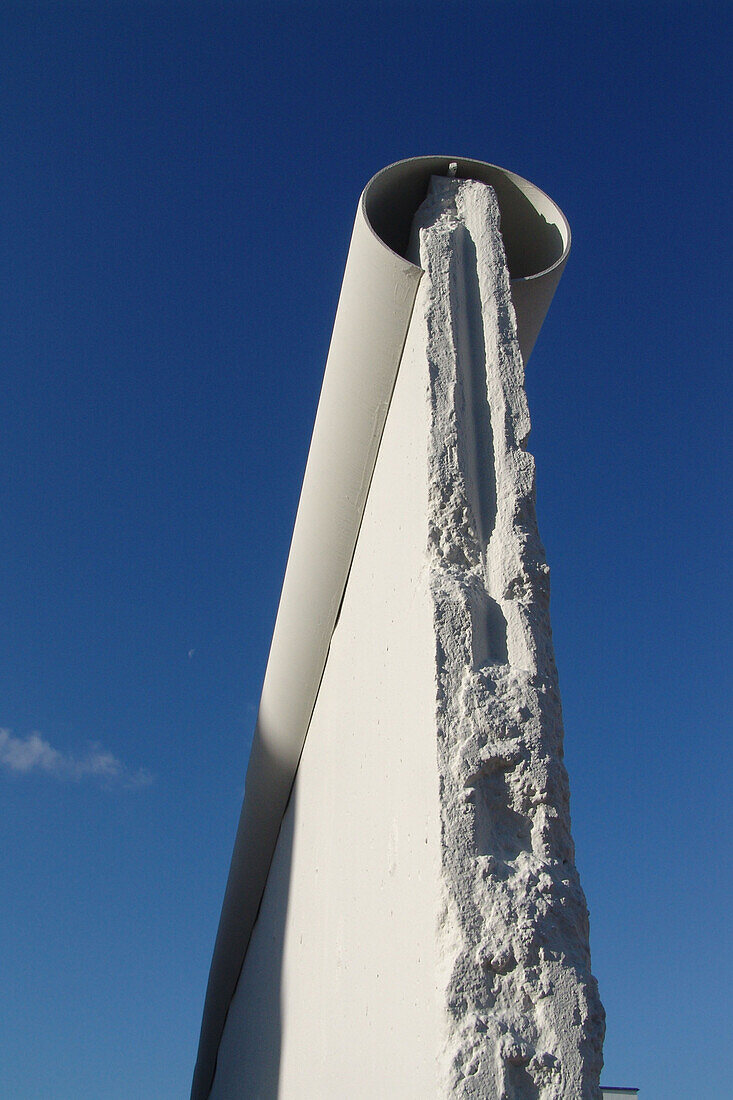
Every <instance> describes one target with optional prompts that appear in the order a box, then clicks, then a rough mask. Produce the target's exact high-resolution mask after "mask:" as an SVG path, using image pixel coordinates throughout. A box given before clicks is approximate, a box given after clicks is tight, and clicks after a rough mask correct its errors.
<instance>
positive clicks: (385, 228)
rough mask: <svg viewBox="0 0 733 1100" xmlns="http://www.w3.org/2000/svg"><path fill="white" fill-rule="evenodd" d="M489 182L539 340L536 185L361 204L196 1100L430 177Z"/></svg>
mask: <svg viewBox="0 0 733 1100" xmlns="http://www.w3.org/2000/svg"><path fill="white" fill-rule="evenodd" d="M453 164H454V165H455V166H456V168H455V169H453V170H454V171H456V173H457V175H458V177H460V178H475V179H478V180H481V181H483V182H486V183H489V184H491V186H492V187H493V188H494V190H495V191H496V193H497V196H498V200H499V205H500V209H501V219H502V224H501V228H502V236H503V239H504V244H505V248H506V253H507V260H508V265H509V271H510V274H511V276H512V283H511V287H512V298H513V302H514V307H515V312H516V318H517V329H518V335H519V343H520V347H521V350H522V354H523V357H524V359H525V362H526V360H527V358H528V357H529V354H530V352H531V350H532V348H533V346H534V343H535V340H536V338H537V335H538V333H539V329H540V327H541V325H542V321H543V320H544V316H545V313H546V311H547V308H548V306H549V303H550V300H551V298H552V295H553V293H554V291H555V289H556V287H557V284H558V282H559V279H560V276H561V274H562V271H563V268H564V265H565V261H566V259H567V255H568V251H569V247H570V233H569V229H568V225H567V222H566V220H565V218H564V216H563V215H562V213H561V212H560V210H559V209H558V207H557V206H556V205H555V204H554V203H553V202H552V201H551V200H550V199H549V198H548V197H547V196H546V195H545V194H544V193H543V192H541V191H540V190H539V189H538V188H536V187H534V185H533V184H531V183H528V182H527V181H526V180H523V179H521V178H520V177H518V176H515V175H514V174H512V173H510V172H507V171H505V170H504V169H501V168H497V167H495V166H492V165H489V164H485V163H483V162H480V161H472V160H465V159H461V158H451V157H419V158H415V159H413V160H408V161H401V162H399V163H397V164H395V165H392V166H390V167H389V168H385V169H384V170H383V171H382V172H380V173H378V174H377V175H376V176H375V177H374V178H373V179H372V180H371V182H370V183H369V184H368V185H367V187H366V189H365V191H364V193H363V194H362V197H361V200H360V202H359V207H358V211H357V216H356V222H355V226H354V232H353V236H352V241H351V246H350V250H349V255H348V259H347V264H346V271H345V274H344V281H343V286H342V291H341V296H340V299H339V305H338V310H337V315H336V320H335V323H334V330H333V337H332V341H331V346H330V350H329V355H328V360H327V364H326V371H325V376H324V382H323V388H322V391H321V398H320V402H319V407H318V412H317V415H316V422H315V427H314V431H313V437H312V441H311V447H310V451H309V456H308V463H307V467H306V472H305V477H304V482H303V488H302V492H301V498H300V503H299V507H298V514H297V517H296V522H295V528H294V532H293V539H292V543H291V548H290V555H289V558H288V564H287V569H286V574H285V579H284V582H283V588H282V594H281V598H280V605H279V609H278V615H277V621H276V624H275V630H274V633H273V639H272V644H271V649H270V655H269V659H268V664H267V670H266V673H265V680H264V685H263V689H262V697H261V701H260V709H259V714H258V718H257V725H256V728H255V734H254V740H253V746H252V753H251V756H250V762H249V767H248V771H247V780H246V790H245V798H244V804H243V808H242V815H241V819H240V823H239V828H238V832H237V837H236V841H235V846H234V853H233V856H232V863H231V869H230V873H229V880H228V883H227V888H226V893H225V897H224V903H223V907H222V914H221V920H220V925H219V930H218V934H217V939H216V945H215V948H214V956H213V960H212V965H211V972H210V976H209V984H208V989H207V994H206V1002H205V1007H204V1015H203V1022H202V1028H201V1039H200V1045H199V1053H198V1060H197V1065H196V1070H195V1074H194V1082H193V1089H192V1098H193V1100H206V1098H207V1097H208V1096H209V1093H210V1090H211V1085H212V1082H213V1079H214V1073H215V1069H216V1059H217V1053H218V1049H219V1044H220V1041H221V1037H222V1033H223V1030H224V1025H225V1021H226V1017H227V1012H228V1010H229V1006H230V1004H231V1001H232V997H233V995H234V991H235V988H236V985H237V981H238V978H239V974H240V971H241V968H242V963H243V960H244V958H245V954H246V952H247V947H248V944H249V942H250V937H251V935H252V930H253V927H254V924H255V921H256V919H257V914H258V910H259V906H260V903H261V900H262V896H263V892H264V889H265V885H266V882H267V877H268V873H269V870H270V865H271V861H272V857H273V852H274V850H275V845H276V842H277V837H278V832H279V830H280V826H281V823H282V821H283V817H284V814H285V811H286V807H287V803H288V798H289V796H290V791H291V788H292V785H293V780H294V777H295V774H296V771H297V768H298V762H299V759H300V754H301V751H302V748H303V744H304V741H305V738H306V735H307V732H308V728H309V724H310V722H311V717H312V714H313V709H314V705H315V703H316V699H317V696H318V692H319V687H320V684H321V678H322V676H323V672H324V667H325V664H326V659H327V655H328V651H329V645H330V643H331V638H332V635H333V630H334V626H335V623H336V621H337V618H338V614H339V608H340V606H341V601H342V598H343V595H344V590H345V587H346V582H347V578H348V575H349V570H350V568H351V564H352V559H353V555H354V548H355V545H356V540H357V535H358V533H359V528H360V525H361V521H362V516H363V514H364V509H365V506H366V502H367V495H368V493H369V488H370V483H371V479H372V475H373V472H374V467H375V463H376V459H377V452H378V450H379V446H380V441H381V438H382V432H383V429H384V424H385V420H386V416H387V411H388V408H389V404H390V400H391V397H392V392H393V389H394V384H395V380H396V377H397V374H398V371H399V367H400V362H401V358H402V354H403V349H404V344H405V337H406V334H407V330H408V326H409V322H410V317H411V313H412V308H413V304H414V301H415V295H416V293H417V287H418V283H419V281H420V278H421V276H422V271H421V270H420V269H419V268H417V267H415V266H414V265H413V264H411V263H409V262H408V261H407V260H406V259H405V258H404V252H405V250H406V247H407V243H408V236H409V232H410V225H411V222H412V217H413V214H414V213H415V211H416V209H417V208H418V206H419V205H420V203H421V202H422V200H423V198H424V196H425V193H426V190H427V186H428V181H429V179H430V177H431V176H432V175H446V174H448V172H449V168H450V167H451V166H452V165H453Z"/></svg>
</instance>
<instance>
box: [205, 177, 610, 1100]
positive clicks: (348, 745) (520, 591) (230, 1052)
mask: <svg viewBox="0 0 733 1100" xmlns="http://www.w3.org/2000/svg"><path fill="white" fill-rule="evenodd" d="M413 247H414V248H415V250H416V251H415V254H414V258H415V259H416V260H417V259H419V261H420V264H421V266H422V267H423V268H424V269H425V271H426V278H425V279H424V280H423V283H422V285H421V288H420V291H419V293H418V299H417V305H416V309H415V313H414V315H413V320H412V323H411V326H410V331H409V334H408V340H407V345H406V348H405V353H404V355H403V357H402V364H401V367H400V371H399V375H398V378H397V383H396V387H395V392H394V396H393V400H392V404H391V407H390V410H389V415H388V417H387V421H386V426H385V430H384V435H383V438H382V442H381V446H380V449H379V454H378V457H377V462H376V467H375V470H374V476H373V480H372V484H371V488H370V491H369V495H368V499H367V503H366V510H365V513H364V519H363V522H362V526H361V530H360V533H359V538H358V542H357V545H356V551H355V555H354V560H353V563H352V567H351V572H350V575H349V579H348V584H347V586H346V591H345V595H344V601H343V606H342V608H341V613H340V617H339V620H338V624H337V626H336V628H335V631H334V634H333V638H332V640H331V646H330V649H329V653H328V660H327V662H326V666H325V670H324V675H323V680H322V683H321V686H320V690H319V692H318V698H317V701H316V706H315V710H314V713H313V717H312V719H311V722H310V728H309V733H308V738H307V740H306V742H305V746H304V749H303V755H302V758H301V761H300V765H299V768H298V773H297V778H296V781H295V785H294V788H293V795H292V798H291V801H290V804H289V807H288V810H287V813H286V815H285V819H284V822H283V827H282V830H281V832H280V837H279V839H278V843H277V849H276V853H275V858H274V861H273V865H272V869H271V872H270V876H269V879H268V883H267V887H266V889H265V893H264V898H263V902H262V909H261V912H260V915H259V918H258V920H257V923H256V925H255V928H254V932H253V935H252V939H251V942H250V945H249V949H248V951H247V954H246V957H245V960H244V966H243V969H242V973H241V977H240V980H239V983H238V985H237V989H236V993H235V996H234V1000H233V1002H232V1005H231V1008H230V1011H229V1015H228V1018H227V1022H226V1026H225V1028H224V1033H223V1037H222V1041H221V1045H220V1049H219V1059H218V1067H217V1071H216V1077H215V1080H214V1086H213V1090H212V1093H211V1095H212V1097H213V1098H215V1100H239V1098H242V1100H244V1098H245V1097H246V1098H247V1100H250V1098H257V1097H261V1098H263V1100H271V1098H273V1097H279V1098H284V1100H296V1098H297V1100H300V1098H310V1097H313V1098H318V1100H329V1098H333V1100H336V1098H340V1097H343V1096H348V1097H350V1098H351V1097H354V1098H356V1100H359V1098H362V1097H363V1098H364V1100H366V1098H372V1097H383V1098H390V1100H391V1098H394V1100H398V1098H400V1100H402V1098H406V1100H410V1098H415V1100H419V1098H420V1100H421V1098H424V1097H430V1096H435V1097H449V1096H450V1097H454V1096H458V1097H461V1096H463V1097H482V1098H487V1100H555V1098H564V1100H591V1098H593V1100H596V1098H597V1097H598V1096H599V1095H600V1093H599V1088H598V1074H599V1071H600V1044H601V1040H602V1010H601V1009H600V1004H599V1002H598V1000H597V993H596V989H595V983H594V981H593V979H592V977H591V975H590V970H589V955H588V942H587V914H586V910H585V902H584V899H583V896H582V892H581V890H580V886H579V883H578V879H577V873H576V872H575V869H574V866H573V850H572V841H571V839H570V833H569V819H568V813H567V777H566V775H565V771H564V768H563V765H562V761H561V743H562V729H561V718H560V710H559V698H558V695H557V685H556V674H555V668H554V661H553V658H552V644H551V635H550V628H549V619H548V588H547V567H546V565H545V562H544V553H543V551H542V547H541V544H540V542H539V537H538V535H537V530H536V522H535V516H534V504H533V491H534V484H533V474H534V465H533V460H532V458H531V456H530V455H528V454H527V452H526V451H525V450H524V442H525V440H526V436H527V434H528V432H529V418H528V414H527V409H526V401H525V397H524V390H523V368H522V361H521V356H520V355H519V350H518V345H517V341H516V334H515V329H514V315H513V310H512V306H511V300H510V297H509V283H508V278H507V273H506V269H505V266H504V259H503V250H502V245H501V238H500V236H499V234H498V215H497V210H496V207H495V202H494V198H493V193H492V192H491V191H490V189H488V188H487V187H485V186H484V185H483V184H480V183H476V182H473V181H462V180H447V179H441V180H437V181H435V183H434V186H433V193H432V197H431V198H430V199H429V200H428V201H427V202H426V203H425V204H424V205H423V207H422V208H421V210H420V212H419V214H418V216H417V218H416V222H415V236H414V241H413ZM418 252H419V255H418Z"/></svg>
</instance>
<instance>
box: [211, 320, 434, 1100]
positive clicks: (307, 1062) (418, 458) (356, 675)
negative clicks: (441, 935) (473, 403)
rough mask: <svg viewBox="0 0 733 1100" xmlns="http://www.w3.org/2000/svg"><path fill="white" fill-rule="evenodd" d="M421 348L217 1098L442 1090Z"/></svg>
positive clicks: (408, 358)
mask: <svg viewBox="0 0 733 1100" xmlns="http://www.w3.org/2000/svg"><path fill="white" fill-rule="evenodd" d="M418 350H419V354H418V355H417V356H416V355H415V354H414V351H415V349H414V348H411V346H410V341H409V338H408V346H407V348H406V350H405V355H404V357H403V361H402V366H401V369H400V373H399V377H398V380H397V385H396V388H395V393H394V397H393V400H392V404H391V407H390V412H389V416H388V419H387V425H386V428H385V432H384V436H383V439H382V444H381V447H380V451H379V457H378V460H377V465H376V468H375V471H374V477H373V480H372V486H371V490H370V493H369V499H368V502H367V507H366V511H365V514H364V520H363V523H362V527H361V531H360V534H359V539H358V542H357V546H356V552H355V555H354V561H353V565H352V568H351V573H350V576H349V582H348V585H347V588H346V593H345V597H344V603H343V607H342V609H341V615H340V617H339V621H338V625H337V626H336V629H335V632H334V635H333V639H332V641H331V647H330V650H329V655H328V661H327V663H326V669H325V672H324V676H323V681H322V683H321V687H320V691H319V693H318V701H317V703H316V707H315V711H314V713H313V718H312V720H311V723H310V729H309V732H308V738H307V740H306V743H305V747H304V749H303V755H302V758H301V761H300V765H299V768H298V774H297V777H296V781H295V784H294V788H293V794H292V797H291V800H290V803H289V806H288V810H287V813H286V815H285V820H284V823H283V828H282V830H281V833H280V837H279V839H278V845H277V849H276V854H275V858H274V861H273V865H272V869H271V872H270V875H269V878H268V883H267V887H266V890H265V896H264V899H263V905H262V909H261V911H260V915H259V918H258V920H257V923H256V925H255V929H254V932H253V935H252V939H251V942H250V945H249V949H248V951H247V955H246V958H245V962H244V967H243V970H242V975H241V978H240V980H239V984H238V987H237V991H236V994H235V997H234V1000H233V1002H232V1006H231V1008H230V1011H229V1015H228V1018H227V1023H226V1027H225V1030H224V1035H223V1038H222V1043H221V1047H220V1051H219V1060H218V1068H217V1073H216V1078H215V1081H214V1087H213V1091H212V1098H215V1100H239V1098H241V1100H245V1098H247V1100H254V1098H258V1097H262V1100H272V1098H273V1097H275V1096H278V1097H281V1098H285V1100H288V1098H291V1100H304V1098H308V1097H313V1098H314V1100H315V1098H319V1100H325V1098H329V1097H331V1098H334V1100H336V1098H342V1097H349V1098H354V1100H356V1098H363V1100H374V1098H375V1097H395V1098H396V1097H401V1098H405V1100H410V1098H412V1100H424V1098H425V1097H433V1096H435V1095H436V1090H437V1079H436V1052H437V1049H438V1046H439V1036H438V1009H437V1001H436V981H435V975H436V936H435V931H436V920H437V913H438V900H439V894H438V872H439V854H438V846H439V820H438V813H437V809H438V776H437V759H436V749H435V691H436V685H435V654H434V632H433V623H432V604H431V600H430V596H429V592H428V587H427V575H426V571H425V565H426V557H425V550H426V541H427V484H426V462H427V441H428V432H429V426H428V408H427V373H426V365H425V357H424V349H423V347H422V345H421V346H420V347H419V349H418ZM293 838H294V844H293ZM278 1067H279V1068H278Z"/></svg>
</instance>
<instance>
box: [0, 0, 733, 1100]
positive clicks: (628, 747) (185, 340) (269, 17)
mask: <svg viewBox="0 0 733 1100" xmlns="http://www.w3.org/2000/svg"><path fill="white" fill-rule="evenodd" d="M730 30H731V9H730V8H729V7H728V6H726V5H722V4H721V5H710V4H705V3H696V4H694V5H693V4H684V5H677V4H664V3H649V4H641V3H638V4H625V3H603V4H601V3H592V2H588V3H583V4H574V3H562V2H561V3H552V4H547V3H544V2H535V3H525V2H515V3H486V2H484V3H481V4H469V3H461V2H460V0H458V2H455V3H453V4H450V5H448V4H444V3H440V4H437V3H435V4H433V3H429V2H424V3H421V4H416V3H415V4H413V3H407V2H404V3H400V2H395V3H391V4H377V3H370V2H369V0H364V2H362V3H360V4H358V5H356V4H352V3H343V2H342V3H340V4H336V3H320V4H299V5H285V4H279V3H270V4H264V3H263V4H243V3H228V4H188V3H176V4H173V3H163V2H157V3H156V2H150V3H147V4H139V3H135V2H133V0H129V2H126V3H119V2H114V0H112V2H109V0H108V2H105V3H102V2H101V0H100V2H97V3H85V4H82V3H78V4H72V3H51V2H48V3H37V2H34V0H25V2H24V3H21V4H14V3H12V2H7V3H5V4H3V6H2V11H0V74H1V75H0V127H1V132H2V149H3V154H2V160H3V172H2V176H1V178H0V200H1V205H2V210H3V215H2V219H1V223H0V224H1V225H2V231H1V232H2V257H3V270H4V279H3V292H2V294H1V295H0V349H1V354H2V364H3V366H2V372H1V373H0V387H1V388H2V408H3V430H2V433H1V434H0V450H1V451H2V470H3V476H2V479H1V480H0V493H1V494H2V495H1V500H2V514H3V517H4V522H5V525H6V526H5V536H4V539H3V569H2V571H1V574H2V575H1V578H0V599H1V601H2V622H3V629H2V631H1V632H0V728H1V729H2V730H3V731H5V732H3V733H2V734H0V806H1V807H2V810H1V814H2V816H1V820H2V828H3V833H4V843H3V844H2V846H1V847H0V875H1V877H0V881H1V882H2V886H3V904H2V906H0V946H1V949H2V958H3V966H2V973H3V980H2V988H3V1004H4V1009H5V1012H4V1024H3V1028H2V1035H1V1036H0V1093H2V1095H3V1096H8V1097H11V1098H19V1100H31V1098H33V1100H36V1098H38V1100H40V1098H43V1100H48V1098H49V1097H53V1098H54V1100H86V1098H89V1100H133V1098H141V1100H147V1098H151V1100H167V1098H174V1097H182V1096H185V1095H186V1094H187V1091H188V1088H189V1085H190V1078H191V1073H192V1068H193V1062H194V1058H195V1053H196V1044H197V1039H198V1029H199V1024H200V1016H201V1009H202V1005H203V996H204V990H205V983H206V977H207V973H208V965H209V960H210V955H211V949H212V946H213V940H214V935H215V932H216V926H217V920H218V914H219V908H220V904H221V898H222V893H223V889H224V883H225V879H226V874H227V869H228V862H229V855H230V851H231V844H232V841H233V836H234V830H235V827H236V822H237V816H238V812H239V807H240V803H241V797H242V792H243V782H244V771H245V766H246V759H247V751H248V745H249V739H250V736H251V730H252V726H253V721H254V716H255V711H256V706H257V701H258V698H259V688H260V682H261V678H262V674H263V671H264V662H265V659H266V655H267V649H268V644H269V637H270V633H271V629H272V624H273V620H274V615H275V610H276V606H277V598H278V593H279V587H280V582H281V579H282V574H283V570H284V566H285V560H286V556H287V549H288V543H289V536H290V530H291V526H292V521H293V517H294V513H295V507H296V504H297V499H298V492H299V486H300V479H301V476H302V472H303V468H304V464H305V457H306V452H307V446H308V439H309V434H310V429H311V425H312V420H313V415H314V411H315V407H316V402H317V397H318V390H319V385H320V379H321V374H322V369H323V363H324V360H325V354H326V350H327V347H328V340H329V335H330V329H331V324H332V321H333V315H334V310H335V306H336V300H337V296H338V290H339V285H340V279H341V274H342V270H343V263H344V259H345V255H346V250H347V246H348V239H349V234H350V230H351V223H352V219H353V214H354V209H355V204H356V201H357V198H358V195H359V193H360V191H361V189H362V187H363V185H364V183H365V182H366V181H367V180H368V179H369V177H370V176H371V175H372V174H373V173H374V172H375V171H377V170H378V169H379V168H380V167H382V166H383V165H385V164H388V163H390V162H392V161H394V160H397V159H399V158H401V157H404V156H410V155H415V154H421V153H432V152H449V153H455V154H460V155H465V156H474V157H478V158H481V159H486V160H490V161H493V162H494V163H497V164H501V165H503V166H505V167H507V168H510V169H512V170H513V171H516V172H518V173H520V174H521V175H523V176H526V177H528V178H529V179H531V180H533V181H534V182H536V183H537V184H538V185H539V186H541V187H542V188H544V189H545V190H546V191H547V192H548V193H549V194H550V195H551V196H552V197H553V198H554V199H555V200H556V201H557V202H558V203H559V204H560V206H561V207H562V208H563V210H564V211H565V213H566V214H567V216H568V218H569V220H570V223H571V226H572V230H573V235H574V243H573V251H572V254H571V258H570V262H569V264H568V267H567V270H566V274H565V276H564V278H563V282H562V284H561V286H560V289H559V291H558V293H557V296H556V299H555V302H554V304H553V307H552V309H551V311H550V314H549V316H548V319H547V322H546V325H545V329H544V330H543V333H542V335H541V338H540V341H539V343H538V346H537V348H536V351H535V353H534V356H533V359H532V361H531V363H530V366H529V370H528V383H527V384H528V391H529V398H530V405H531V410H532V414H533V423H534V429H533V434H532V438H531V449H532V450H533V452H534V454H535V455H536V457H537V465H538V509H539V517H540V527H541V532H542V535H543V538H544V541H545V543H546V547H547V551H548V556H549V559H550V564H551V567H552V578H553V625H554V630H555V643H556V650H557V659H558V666H559V669H560V678H561V688H562V692H563V701H564V708H565V722H566V760H567V764H568V768H569V771H570V779H571V789H572V809H573V823H574V834H575V839H576V844H577V856H578V863H579V867H580V872H581V876H582V880H583V884H584V887H585V890H586V893H587V896H588V901H589V905H590V910H591V936H592V950H593V963H594V971H595V973H596V975H597V977H598V979H599V982H600V989H601V995H602V998H603V1000H604V1002H605V1005H606V1009H607V1013H608V1032H607V1042H606V1065H607V1069H606V1072H605V1074H604V1080H605V1082H606V1083H607V1084H617V1085H619V1084H631V1085H637V1086H640V1087H641V1088H642V1090H643V1091H642V1097H643V1100H677V1098H679V1100H689V1097H691V1096H700V1095H706V1096H710V1097H713V1096H723V1095H724V1094H725V1093H726V1091H727V1089H728V1088H729V1084H730V1074H729V1067H728V1059H727V1057H726V1053H725V1052H726V1049H727V1045H728V1039H729V1028H730V1021H729V1020H726V1019H725V1014H726V1008H727V1006H728V1005H729V1002H730V992H729V991H730V982H731V973H730V957H731V947H732V946H733V945H732V944H731V937H730V931H729V910H730V905H731V900H732V899H731V891H730V879H729V878H728V879H727V880H726V878H725V871H726V864H727V865H728V867H729V853H730V841H729V837H730V832H729V801H730V796H729V790H728V789H727V788H728V787H729V776H730V757H729V754H728V729H729V709H730V701H729V692H730V680H729V676H728V665H729V655H730V652H731V637H730V625H729V624H730V614H729V608H730V603H729V592H730V582H731V576H730V573H731V568H730V551H729V544H730V539H731V534H732V532H731V525H730V518H729V511H728V508H727V504H728V499H729V484H730V479H729V475H730V468H731V462H730V451H729V449H728V441H727V435H728V431H727V429H728V426H729V411H728V409H729V398H730V389H729V366H728V361H729V351H730V322H729V320H728V318H729V316H730V295H729V284H730V279H729V277H727V276H725V275H724V272H725V271H726V270H727V268H728V266H729V262H730V260H729V257H730V233H729V221H730V219H729V163H728V160H727V157H726V152H727V149H726V144H728V146H729V140H730V132H729V125H730V124H729V118H730V109H731V102H730V94H729V93H730V85H729V82H728V77H727V64H728V59H729V52H730ZM727 830H728V831H727Z"/></svg>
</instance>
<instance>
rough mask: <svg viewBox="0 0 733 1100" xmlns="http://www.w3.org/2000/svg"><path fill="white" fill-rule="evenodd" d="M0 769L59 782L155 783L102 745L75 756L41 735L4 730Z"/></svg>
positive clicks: (141, 770)
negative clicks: (65, 780)
mask: <svg viewBox="0 0 733 1100" xmlns="http://www.w3.org/2000/svg"><path fill="white" fill-rule="evenodd" d="M0 766H2V767H4V768H5V769H6V770H7V771H9V772H12V773H13V774H14V775H28V774H30V773H31V772H45V773H46V774H47V775H51V776H53V777H54V778H56V779H71V780H75V781H77V782H78V781H79V780H81V779H97V780H101V781H103V782H106V783H113V782H114V783H120V784H121V785H122V786H124V787H147V786H149V784H150V783H152V781H153V777H152V776H151V774H150V772H148V771H145V770H144V769H143V768H140V769H139V770H138V771H132V770H131V769H130V768H128V767H126V766H125V765H124V764H123V763H122V761H121V760H118V759H117V757H116V756H114V755H113V754H112V753H111V752H108V751H107V750H106V749H103V748H102V747H101V746H100V745H90V747H89V749H88V750H87V752H86V753H84V755H83V756H73V755H71V754H70V753H64V752H59V750H58V749H55V748H54V747H53V745H51V744H50V742H48V741H47V740H46V738H45V737H42V736H41V734H40V733H31V734H29V735H28V737H14V736H13V734H12V733H11V732H10V730H7V729H0Z"/></svg>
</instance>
